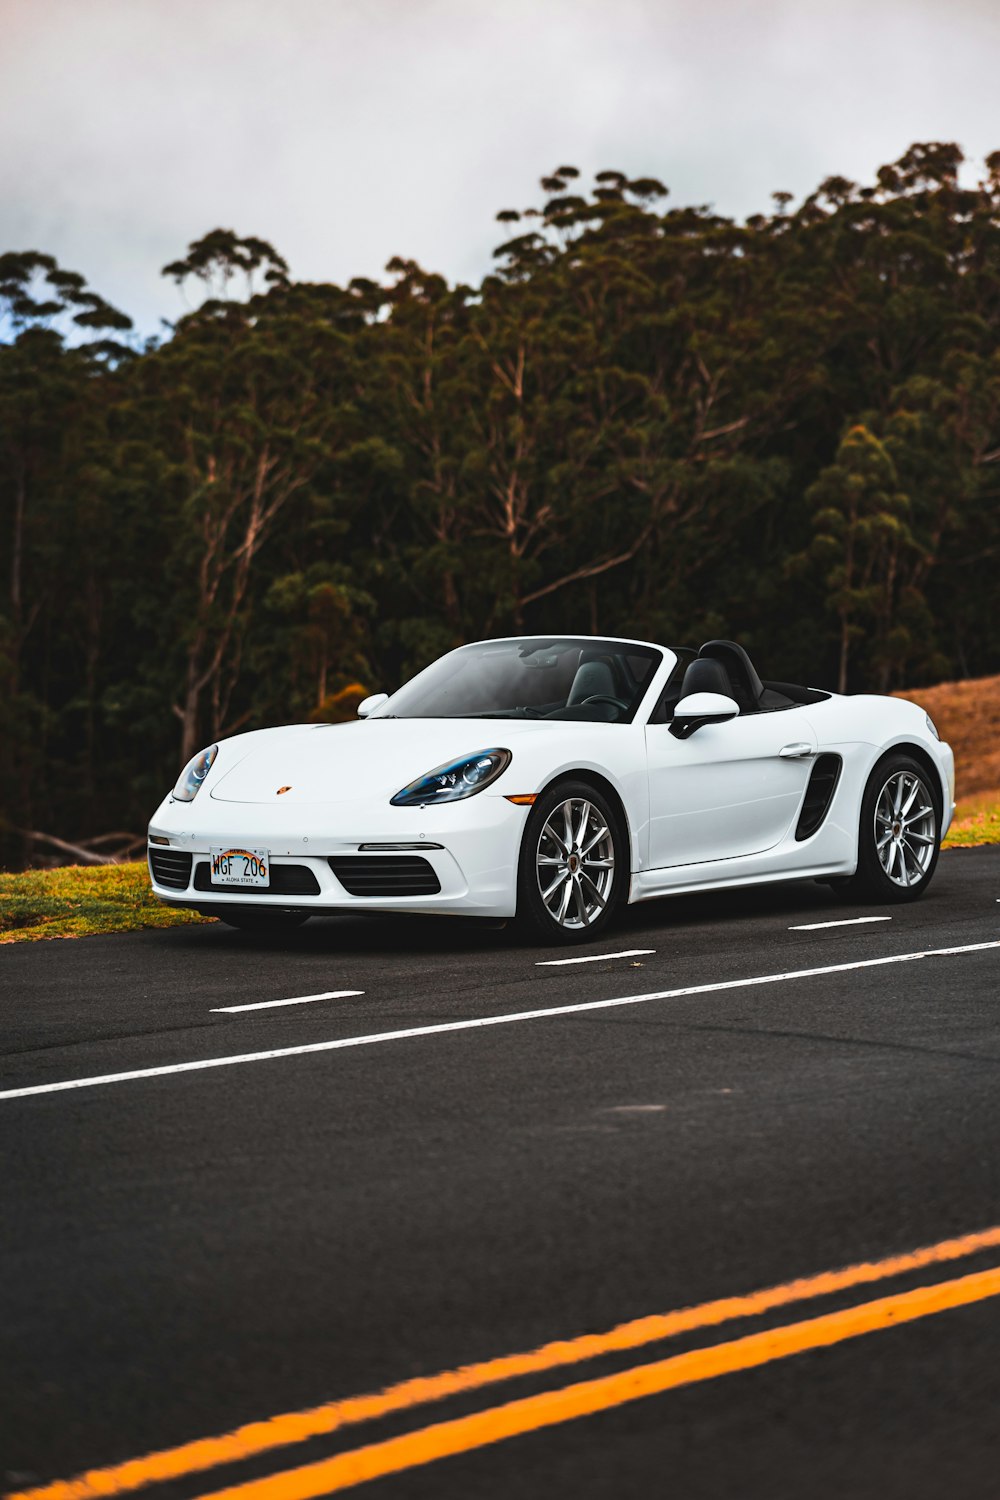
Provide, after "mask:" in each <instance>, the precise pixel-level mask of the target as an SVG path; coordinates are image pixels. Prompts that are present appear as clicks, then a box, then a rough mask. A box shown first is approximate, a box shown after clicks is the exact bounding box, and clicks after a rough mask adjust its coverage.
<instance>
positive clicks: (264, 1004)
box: [212, 990, 364, 1015]
mask: <svg viewBox="0 0 1000 1500" xmlns="http://www.w3.org/2000/svg"><path fill="white" fill-rule="evenodd" d="M363 994H364V990H326V991H325V992H324V993H323V994H322V995H297V996H296V997H295V999H294V1000H258V1002H257V1004H256V1005H213V1006H212V1014H213V1015H219V1014H221V1013H223V1012H225V1013H226V1014H232V1012H234V1011H237V1010H273V1009H274V1007H275V1006H276V1005H312V1003H313V1001H315V1000H346V999H347V998H348V996H349V995H363Z"/></svg>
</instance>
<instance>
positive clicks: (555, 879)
mask: <svg viewBox="0 0 1000 1500" xmlns="http://www.w3.org/2000/svg"><path fill="white" fill-rule="evenodd" d="M629 875H630V861H629V847H628V836H627V834H626V832H625V829H624V827H623V825H622V819H621V817H620V815H619V814H618V812H617V811H616V810H615V808H614V807H612V805H611V803H610V802H609V801H608V799H607V797H605V796H604V795H603V793H601V792H599V791H597V789H596V788H595V787H592V786H590V785H589V784H588V783H587V782H582V781H563V782H560V783H559V784H558V785H557V786H554V787H552V788H550V789H549V790H548V791H547V792H543V793H542V795H541V796H540V797H539V799H538V801H537V802H536V803H535V805H534V807H533V808H532V809H531V813H530V815H529V817H528V821H527V823H526V824H525V829H524V837H523V838H522V840H521V856H520V864H519V867H518V896H517V915H518V919H519V921H520V923H521V924H522V925H523V926H526V927H528V928H529V929H530V930H531V931H532V932H533V934H534V935H535V936H536V937H538V936H540V937H542V938H544V939H545V940H546V941H548V942H550V943H582V942H588V941H589V940H590V939H591V938H595V937H597V936H598V935H599V934H600V933H601V932H603V931H604V929H605V928H606V927H607V926H609V924H610V923H611V922H612V920H613V918H614V915H615V913H616V912H617V910H618V907H619V906H620V905H621V903H622V901H624V899H625V896H626V894H627V891H628V882H629Z"/></svg>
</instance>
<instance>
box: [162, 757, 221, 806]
mask: <svg viewBox="0 0 1000 1500" xmlns="http://www.w3.org/2000/svg"><path fill="white" fill-rule="evenodd" d="M218 753H219V747H218V745H209V747H208V749H207V750H199V751H198V754H197V755H196V756H195V757H194V759H193V760H189V761H188V763H187V765H186V766H185V767H184V769H183V771H182V772H181V774H180V775H179V776H178V778H177V785H176V786H175V787H174V790H173V796H174V797H175V798H176V799H177V801H178V802H193V801H194V799H195V797H197V795H198V789H199V787H200V786H201V784H202V782H203V781H204V780H205V777H206V776H207V775H208V773H209V771H210V770H211V769H212V762H213V761H214V760H215V757H216V756H217V755H218Z"/></svg>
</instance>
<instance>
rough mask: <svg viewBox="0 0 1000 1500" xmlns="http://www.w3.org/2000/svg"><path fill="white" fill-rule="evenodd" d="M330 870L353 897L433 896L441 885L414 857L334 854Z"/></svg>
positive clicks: (426, 864) (423, 862)
mask: <svg viewBox="0 0 1000 1500" xmlns="http://www.w3.org/2000/svg"><path fill="white" fill-rule="evenodd" d="M329 865H330V869H331V870H332V871H333V873H334V874H335V875H336V877H337V879H338V880H339V881H340V883H341V885H342V886H343V887H344V890H345V891H347V892H348V894H349V895H351V896H433V895H435V894H436V892H438V891H439V890H440V889H441V882H440V881H439V880H438V878H437V875H436V874H435V873H434V866H433V865H432V864H431V863H430V861H429V860H426V859H421V858H420V857H419V856H418V855H414V854H332V855H331V856H330V859H329Z"/></svg>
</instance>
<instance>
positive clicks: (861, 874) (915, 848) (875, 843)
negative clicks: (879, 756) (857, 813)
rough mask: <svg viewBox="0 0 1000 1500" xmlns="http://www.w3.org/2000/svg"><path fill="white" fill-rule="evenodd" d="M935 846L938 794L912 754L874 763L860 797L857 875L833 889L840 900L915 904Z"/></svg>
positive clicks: (931, 865) (924, 884) (938, 823)
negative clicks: (910, 902)
mask: <svg viewBox="0 0 1000 1500" xmlns="http://www.w3.org/2000/svg"><path fill="white" fill-rule="evenodd" d="M940 844H941V793H940V790H939V789H938V788H937V787H936V786H935V784H934V778H933V777H932V776H931V775H930V773H929V772H928V771H927V770H926V769H925V768H924V767H923V766H922V765H921V764H920V762H919V761H917V760H914V759H913V757H912V756H910V755H905V754H902V753H897V754H890V755H887V756H886V757H885V759H884V760H881V761H879V763H878V765H877V766H876V767H875V769H874V771H873V772H872V774H871V776H870V777H869V778H868V785H867V786H866V787H865V794H864V797H863V798H862V799H861V826H860V830H859V838H858V868H857V873H856V874H854V875H852V876H850V877H849V878H848V879H847V880H843V881H838V883H837V884H836V885H834V886H833V890H834V891H835V892H836V894H837V895H838V896H840V897H842V898H843V899H844V900H846V901H877V902H882V903H897V902H903V901H916V900H917V899H918V898H919V897H920V896H922V895H923V894H924V892H925V891H926V889H927V887H928V886H929V885H930V883H931V879H932V878H933V875H934V871H935V868H936V867H937V860H938V853H939V850H940Z"/></svg>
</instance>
